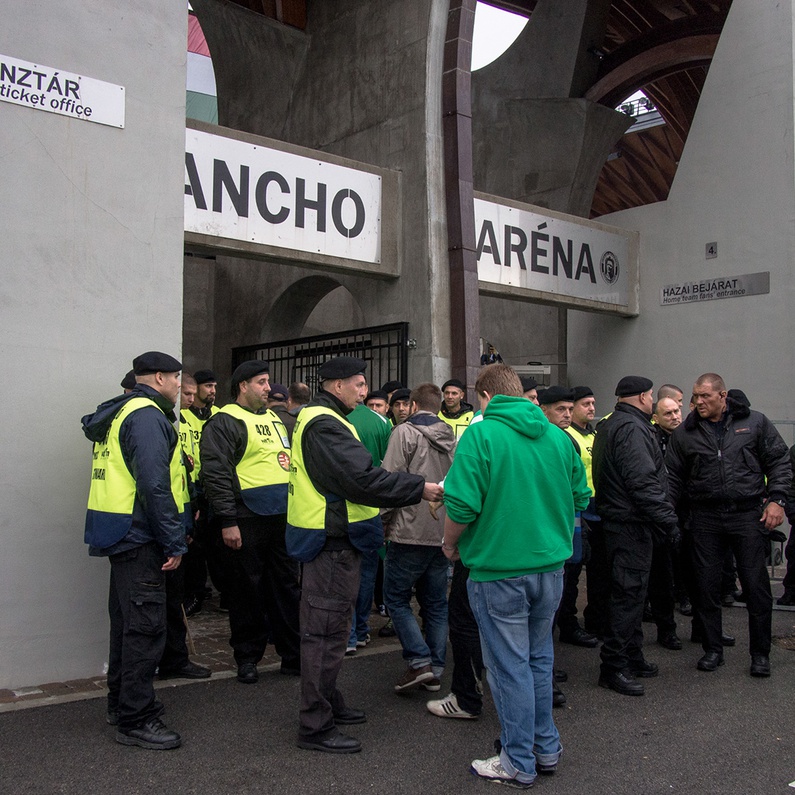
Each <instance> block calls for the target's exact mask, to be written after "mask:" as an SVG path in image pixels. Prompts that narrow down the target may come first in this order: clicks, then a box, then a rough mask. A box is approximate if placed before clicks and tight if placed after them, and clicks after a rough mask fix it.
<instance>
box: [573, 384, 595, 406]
mask: <svg viewBox="0 0 795 795" xmlns="http://www.w3.org/2000/svg"><path fill="white" fill-rule="evenodd" d="M572 391H573V392H574V402H575V403H576V402H577V401H578V400H582V399H583V398H587V397H593V389H591V387H589V386H575V387H574V389H573V390H572Z"/></svg>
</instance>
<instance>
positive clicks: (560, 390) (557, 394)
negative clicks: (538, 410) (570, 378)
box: [538, 386, 574, 406]
mask: <svg viewBox="0 0 795 795" xmlns="http://www.w3.org/2000/svg"><path fill="white" fill-rule="evenodd" d="M561 400H569V401H571V402H572V403H573V402H574V390H573V389H569V388H568V387H566V386H551V387H549V388H548V389H545V390H544V391H543V392H541V393H540V394H539V396H538V402H539V403H540V404H541V405H542V406H548V405H549V404H550V403H559V402H560V401H561Z"/></svg>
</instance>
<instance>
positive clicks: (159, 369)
mask: <svg viewBox="0 0 795 795" xmlns="http://www.w3.org/2000/svg"><path fill="white" fill-rule="evenodd" d="M132 364H133V372H134V373H135V374H136V375H151V374H152V373H178V372H179V371H180V370H181V369H182V363H181V362H179V361H177V360H176V359H175V358H174V357H173V356H169V355H168V354H167V353H160V351H147V352H146V353H142V354H141V355H140V356H136V357H135V358H134V359H133V363H132Z"/></svg>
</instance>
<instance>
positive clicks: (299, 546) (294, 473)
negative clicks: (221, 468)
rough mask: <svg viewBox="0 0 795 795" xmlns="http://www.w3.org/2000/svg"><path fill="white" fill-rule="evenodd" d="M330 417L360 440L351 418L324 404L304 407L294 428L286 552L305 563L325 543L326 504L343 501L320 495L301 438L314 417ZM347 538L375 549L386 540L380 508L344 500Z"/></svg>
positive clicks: (367, 549)
mask: <svg viewBox="0 0 795 795" xmlns="http://www.w3.org/2000/svg"><path fill="white" fill-rule="evenodd" d="M320 416H328V417H331V418H332V419H334V420H336V421H337V422H339V423H341V424H342V425H344V426H345V427H346V428H347V429H348V430H349V431H350V432H351V434H352V435H353V436H354V437H355V438H356V439H357V440H359V434H358V433H357V432H356V428H354V427H353V425H351V423H350V422H348V420H346V419H344V418H343V417H341V416H340V415H339V414H337V413H336V412H335V411H332V410H331V409H329V408H326V407H325V406H305V407H304V408H302V409H301V411H300V413H299V414H298V419H297V421H296V423H295V428H294V429H293V450H292V465H291V467H290V494H289V497H288V500H287V533H286V540H287V552H288V553H289V554H290V555H291V556H292V557H294V558H296V559H297V560H300V561H302V562H304V563H306V562H307V561H310V560H313V559H314V558H316V557H317V556H318V554H319V553H320V552H321V550H322V549H323V547H324V545H325V543H326V506H327V504H328V503H330V502H337V501H338V500H341V499H342V498H341V497H338V496H337V495H335V494H326V495H324V494H321V493H320V492H319V491H318V490H317V489H316V488H315V486H314V484H313V483H312V480H311V479H310V477H309V475H308V474H307V471H306V466H305V465H304V454H303V447H302V438H303V434H304V428H306V426H307V425H308V424H309V423H310V422H311V421H312V420H314V419H316V418H317V417H320ZM345 508H346V510H347V516H348V538H349V539H350V542H351V544H353V546H354V547H356V549H358V550H360V551H362V552H372V551H374V550H377V549H380V548H381V546H382V545H383V543H384V528H383V525H382V524H381V516H380V513H379V510H378V508H372V507H370V506H367V505H357V504H356V503H353V502H348V501H347V500H346V501H345Z"/></svg>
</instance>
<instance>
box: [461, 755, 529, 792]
mask: <svg viewBox="0 0 795 795" xmlns="http://www.w3.org/2000/svg"><path fill="white" fill-rule="evenodd" d="M469 770H470V772H471V773H472V775H474V776H480V778H485V779H486V780H487V781H493V782H494V783H495V784H506V785H507V786H509V787H514V788H515V789H530V787H532V786H533V784H534V783H535V782H533V781H519V779H517V778H514V777H513V776H511V775H510V774H509V773H508V771H507V770H506V769H505V768H504V767H503V766H502V764H501V763H500V757H499V756H492V757H491V758H490V759H473V760H472V766H471V767H470V768H469Z"/></svg>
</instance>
